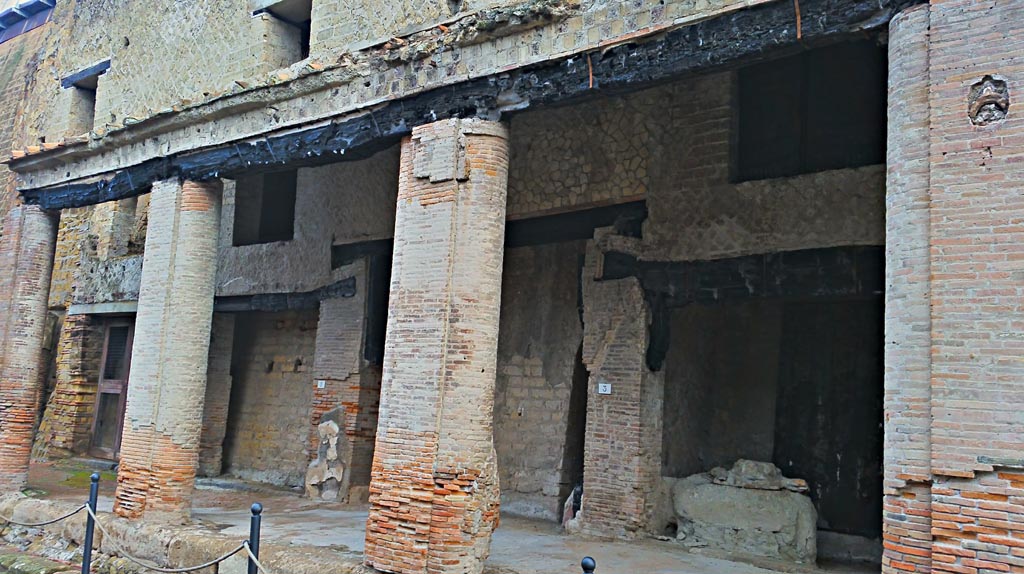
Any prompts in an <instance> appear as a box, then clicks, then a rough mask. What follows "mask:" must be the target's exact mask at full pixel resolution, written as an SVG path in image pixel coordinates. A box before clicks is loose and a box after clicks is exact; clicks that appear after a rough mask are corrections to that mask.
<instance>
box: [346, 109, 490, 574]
mask: <svg viewBox="0 0 1024 574" xmlns="http://www.w3.org/2000/svg"><path fill="white" fill-rule="evenodd" d="M507 138H508V135H507V132H506V130H505V128H504V127H503V126H502V125H501V124H496V123H492V122H485V121H479V120H476V121H472V120H461V121H459V120H449V121H442V122H437V123H434V124H430V125H426V126H422V127H419V128H416V129H415V130H414V132H413V135H412V137H411V138H407V139H406V140H405V141H404V142H403V144H402V161H401V171H400V175H399V193H398V214H397V216H396V223H395V255H394V263H393V267H392V280H391V298H390V302H389V315H388V330H387V341H386V350H385V359H384V379H383V383H382V392H381V406H380V426H379V430H378V433H377V445H376V451H375V454H374V462H373V479H372V483H371V486H370V503H371V508H370V518H369V521H368V523H367V529H366V560H367V563H368V564H370V565H371V566H374V567H375V568H377V569H380V570H384V571H387V572H400V573H403V574H411V573H417V574H418V573H426V572H431V573H441V572H453V573H454V572H458V573H470V574H471V573H479V572H480V571H482V569H483V560H484V559H485V558H486V557H487V554H488V552H489V549H490V535H491V532H492V531H493V529H494V528H495V527H496V526H497V522H498V476H497V461H496V455H495V451H494V445H493V440H492V426H493V407H494V381H495V363H496V359H497V344H498V315H499V307H500V297H501V293H500V292H501V267H502V255H503V252H504V248H503V242H504V228H505V201H506V186H507V178H508V141H507Z"/></svg>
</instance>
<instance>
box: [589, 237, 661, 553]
mask: <svg viewBox="0 0 1024 574" xmlns="http://www.w3.org/2000/svg"><path fill="white" fill-rule="evenodd" d="M601 256H602V255H601V254H600V253H598V252H597V251H596V250H594V249H593V248H592V249H591V250H590V252H589V253H588V255H587V258H588V261H587V267H586V271H585V273H586V275H585V283H584V286H583V362H584V364H585V365H586V366H587V370H588V371H589V372H590V379H589V382H588V388H587V429H586V438H585V442H584V454H583V504H582V526H583V530H584V532H587V533H590V534H597V535H610V536H617V537H631V536H635V535H637V534H639V533H641V532H642V531H643V530H644V528H646V527H647V525H648V522H649V518H650V516H651V511H652V504H653V502H654V501H653V498H652V494H653V493H654V492H655V489H656V487H657V485H658V482H659V480H660V477H661V443H662V436H661V435H662V426H661V425H662V418H663V415H662V401H663V396H664V393H663V380H662V378H661V376H660V375H659V374H658V373H653V372H651V371H650V370H649V369H648V368H647V362H646V356H647V339H648V325H649V323H650V313H649V311H648V308H647V303H646V301H645V300H644V292H643V288H642V287H641V286H640V282H639V281H638V280H637V279H636V278H634V277H630V278H626V279H619V280H614V281H593V280H592V278H593V276H594V272H595V270H596V269H597V267H598V266H599V265H598V263H597V261H596V260H595V258H597V257H601ZM601 385H609V389H608V390H607V392H602V391H601V389H600V386H601Z"/></svg>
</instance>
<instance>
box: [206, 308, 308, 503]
mask: <svg viewBox="0 0 1024 574" xmlns="http://www.w3.org/2000/svg"><path fill="white" fill-rule="evenodd" d="M316 327H317V313H316V312H315V311H303V312H298V311H288V312H281V313H245V314H241V315H238V316H237V317H236V322H235V341H234V358H233V359H232V365H233V367H232V391H231V406H230V413H229V415H228V428H227V439H226V441H225V445H224V472H226V473H227V474H231V475H233V476H238V477H241V478H246V479H250V480H257V481H260V482H268V483H272V484H281V485H288V486H300V485H302V484H303V479H304V478H305V475H306V465H307V464H308V462H309V421H310V413H311V409H312V405H313V387H314V383H313V359H314V353H315V346H316Z"/></svg>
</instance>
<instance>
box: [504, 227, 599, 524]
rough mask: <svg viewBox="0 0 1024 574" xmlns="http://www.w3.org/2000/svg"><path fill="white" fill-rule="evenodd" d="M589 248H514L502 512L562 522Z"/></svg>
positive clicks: (507, 301) (508, 266)
mask: <svg viewBox="0 0 1024 574" xmlns="http://www.w3.org/2000/svg"><path fill="white" fill-rule="evenodd" d="M583 247H584V246H583V244H582V242H569V243H557V244H549V245H541V246H535V247H521V248H517V249H509V250H508V251H507V252H506V254H505V266H504V272H503V275H502V291H501V292H502V306H501V325H500V331H499V338H498V377H497V381H496V383H495V400H494V446H495V449H496V450H497V453H498V475H499V477H500V479H501V490H502V512H506V513H510V514H521V515H529V516H537V517H543V518H547V519H550V520H559V519H560V515H561V508H560V504H561V503H562V502H563V501H562V500H561V499H560V498H559V497H560V496H562V495H563V493H564V491H565V490H567V488H572V486H575V485H566V484H563V480H564V479H563V473H564V470H565V469H564V465H565V461H564V460H563V456H564V455H565V452H564V450H565V445H566V431H567V427H568V424H569V421H568V418H569V398H570V391H571V390H572V378H573V371H574V369H575V366H576V365H575V362H576V354H577V351H578V350H579V345H580V342H581V339H582V335H583V328H582V323H581V320H580V309H579V303H580V302H579V301H578V299H579V273H580V257H581V256H582V254H583Z"/></svg>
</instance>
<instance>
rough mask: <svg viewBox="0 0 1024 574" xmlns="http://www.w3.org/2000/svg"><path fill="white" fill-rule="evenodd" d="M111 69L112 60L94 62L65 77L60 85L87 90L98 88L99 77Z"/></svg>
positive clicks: (65, 87)
mask: <svg viewBox="0 0 1024 574" xmlns="http://www.w3.org/2000/svg"><path fill="white" fill-rule="evenodd" d="M109 69H110V60H103V61H102V62H100V63H98V64H93V65H92V66H89V67H88V68H86V69H84V70H80V71H78V72H75V73H74V74H71V75H70V76H67V77H65V78H64V79H63V80H61V81H60V87H62V88H64V89H68V88H72V87H74V88H83V89H86V90H94V91H95V90H96V86H97V83H98V81H99V77H100V76H102V75H103V74H105V73H107V70H109Z"/></svg>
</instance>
